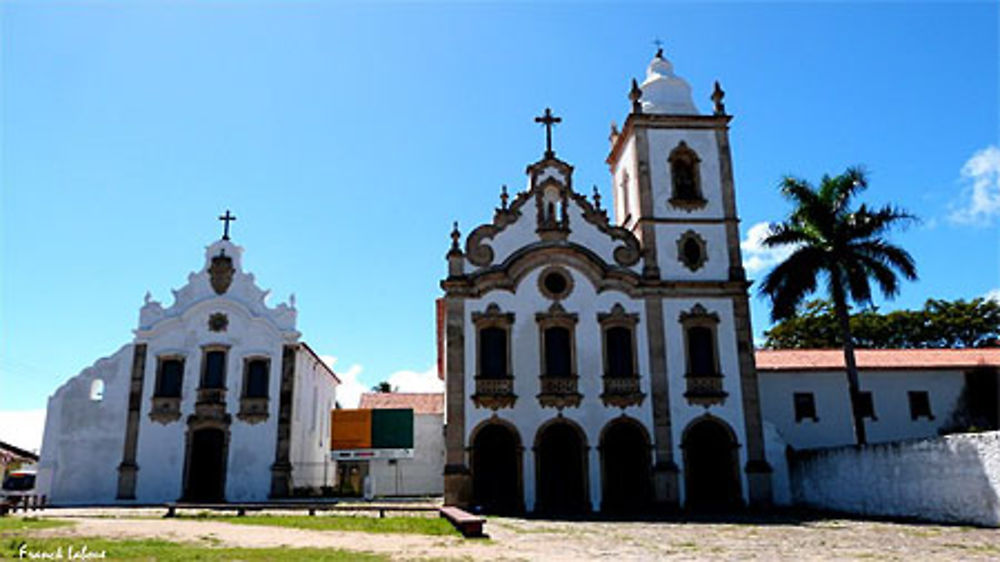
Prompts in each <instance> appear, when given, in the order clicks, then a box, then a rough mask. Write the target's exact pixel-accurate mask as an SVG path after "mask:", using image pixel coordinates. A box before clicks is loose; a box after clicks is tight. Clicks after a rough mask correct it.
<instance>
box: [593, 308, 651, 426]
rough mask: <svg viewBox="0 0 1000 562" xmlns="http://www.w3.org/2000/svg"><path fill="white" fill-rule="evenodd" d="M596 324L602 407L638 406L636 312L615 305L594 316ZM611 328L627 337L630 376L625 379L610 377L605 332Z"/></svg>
mask: <svg viewBox="0 0 1000 562" xmlns="http://www.w3.org/2000/svg"><path fill="white" fill-rule="evenodd" d="M597 322H598V324H600V326H601V357H602V365H603V366H604V376H603V377H602V381H603V383H604V392H603V393H601V401H602V402H604V405H605V406H613V407H617V408H623V409H624V408H627V407H629V406H639V405H641V404H642V401H643V399H644V398H645V397H646V395H645V394H644V393H642V392H641V391H640V390H639V349H638V342H637V339H636V337H635V335H636V334H635V330H636V326H637V325H638V324H639V315H638V314H637V313H628V312H625V307H624V306H622V305H621V303H615V305H614V306H612V307H611V311H610V312H600V313H598V314H597ZM611 328H626V329H628V331H629V334H630V335H631V338H630V340H631V342H632V369H631V370H632V374H631V375H629V376H627V377H614V376H611V374H610V365H611V363H610V358H609V357H608V331H609V330H610V329H611Z"/></svg>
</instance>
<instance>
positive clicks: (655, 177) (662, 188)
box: [648, 129, 724, 219]
mask: <svg viewBox="0 0 1000 562" xmlns="http://www.w3.org/2000/svg"><path fill="white" fill-rule="evenodd" d="M648 135H649V174H650V180H651V181H652V186H653V216H655V217H665V218H679V219H687V218H722V217H723V216H724V210H723V206H722V188H721V186H722V181H721V178H722V173H721V170H720V168H719V147H718V143H717V142H716V140H715V131H714V130H708V129H706V130H700V129H648ZM682 140H683V141H684V142H686V143H687V145H688V146H689V147H690V148H691V149H692V150H694V151H695V152H696V153H697V154H698V157H699V158H701V164H700V174H701V191H702V195H703V196H704V197H705V199H707V200H708V204H707V205H706V206H705V207H704V208H702V209H697V210H692V211H686V210H684V209H677V208H674V207H672V206H671V205H670V203H668V202H667V200H668V199H670V196H671V186H672V185H673V184H672V183H671V181H670V163H669V162H668V161H667V158H669V157H670V153H671V152H672V151H673V150H674V149H675V148H677V145H678V144H679V143H680V141H682Z"/></svg>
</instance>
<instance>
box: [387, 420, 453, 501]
mask: <svg viewBox="0 0 1000 562" xmlns="http://www.w3.org/2000/svg"><path fill="white" fill-rule="evenodd" d="M413 432H414V439H413V445H414V451H413V458H412V459H397V460H396V462H395V463H390V462H389V459H379V460H373V461H371V465H370V467H371V468H370V470H371V472H370V474H372V475H373V476H374V478H375V493H376V494H377V495H380V496H437V495H441V494H442V493H444V476H443V475H444V418H443V417H442V415H441V414H414V416H413Z"/></svg>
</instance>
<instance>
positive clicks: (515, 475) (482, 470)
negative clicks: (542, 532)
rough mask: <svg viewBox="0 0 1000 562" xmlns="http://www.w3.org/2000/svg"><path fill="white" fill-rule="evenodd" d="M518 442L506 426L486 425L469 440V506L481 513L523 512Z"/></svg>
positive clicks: (513, 433) (519, 443)
mask: <svg viewBox="0 0 1000 562" xmlns="http://www.w3.org/2000/svg"><path fill="white" fill-rule="evenodd" d="M521 450H522V447H521V441H520V439H519V438H518V436H517V434H516V433H515V432H514V431H513V430H512V429H511V428H509V427H507V426H506V425H502V424H499V423H490V424H487V425H486V426H484V427H482V428H481V429H479V431H477V432H476V435H475V437H474V438H473V440H472V503H473V505H474V506H477V507H478V508H479V509H481V510H482V511H483V512H484V513H492V514H511V513H520V512H522V511H524V505H523V503H522V498H523V497H524V494H523V493H522V491H521Z"/></svg>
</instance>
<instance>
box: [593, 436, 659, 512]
mask: <svg viewBox="0 0 1000 562" xmlns="http://www.w3.org/2000/svg"><path fill="white" fill-rule="evenodd" d="M600 451H601V484H602V486H601V488H602V494H601V496H602V498H601V511H602V512H605V513H627V512H632V513H635V512H641V511H644V510H646V509H648V508H649V506H650V502H651V499H652V497H653V487H652V481H651V474H650V465H651V460H650V446H649V437H648V436H647V434H646V431H645V430H644V429H643V428H642V426H641V425H639V424H638V423H637V422H635V421H633V420H631V419H627V418H623V419H619V420H615V421H612V422H611V423H609V424H608V425H607V426H606V427H605V428H604V431H603V432H602V433H601V445H600Z"/></svg>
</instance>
